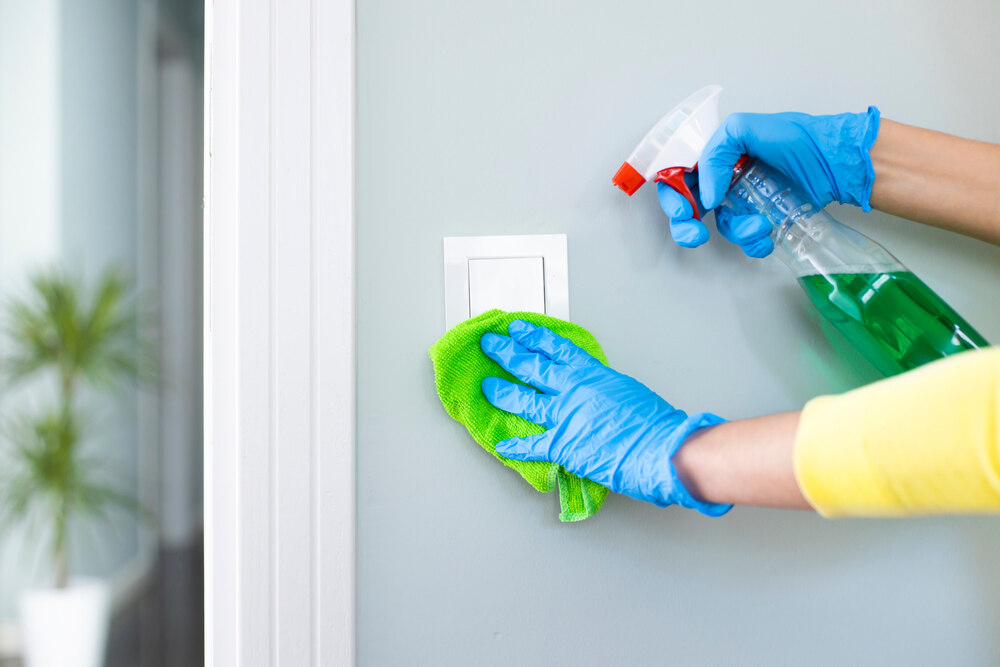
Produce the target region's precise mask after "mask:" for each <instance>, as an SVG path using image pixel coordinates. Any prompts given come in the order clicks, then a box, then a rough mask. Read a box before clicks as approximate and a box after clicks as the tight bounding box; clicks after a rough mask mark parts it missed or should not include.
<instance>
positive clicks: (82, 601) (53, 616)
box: [20, 579, 111, 667]
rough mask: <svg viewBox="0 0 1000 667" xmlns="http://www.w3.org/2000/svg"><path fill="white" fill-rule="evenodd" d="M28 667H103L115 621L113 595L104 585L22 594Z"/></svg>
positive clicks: (82, 582) (77, 584)
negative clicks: (110, 624) (110, 626)
mask: <svg viewBox="0 0 1000 667" xmlns="http://www.w3.org/2000/svg"><path fill="white" fill-rule="evenodd" d="M20 607H21V633H22V645H23V647H24V664H25V667H101V666H102V665H103V664H104V650H105V647H106V645H107V639H108V624H109V622H110V618H111V591H110V589H109V587H108V584H107V582H104V581H101V580H99V579H73V580H72V581H70V584H69V586H68V587H67V588H62V589H57V588H44V589H35V590H29V591H25V592H23V593H22V594H21V599H20Z"/></svg>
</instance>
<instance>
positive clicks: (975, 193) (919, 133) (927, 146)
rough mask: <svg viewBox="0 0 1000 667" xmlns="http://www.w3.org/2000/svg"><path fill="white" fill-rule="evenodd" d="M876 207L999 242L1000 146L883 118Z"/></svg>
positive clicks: (874, 153)
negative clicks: (997, 213)
mask: <svg viewBox="0 0 1000 667" xmlns="http://www.w3.org/2000/svg"><path fill="white" fill-rule="evenodd" d="M871 158H872V165H873V166H874V167H875V183H874V185H873V187H872V196H871V203H872V206H873V207H875V208H877V209H879V210H881V211H885V212H886V213H891V214H893V215H898V216H900V217H903V218H907V219H909V220H916V221H917V222H923V223H925V224H928V225H933V226H935V227H940V228H942V229H948V230H951V231H954V232H958V233H960V234H965V235H967V236H974V237H976V238H979V239H982V240H984V241H988V242H990V243H996V244H1000V218H998V217H997V215H996V212H997V211H998V210H1000V146H998V145H996V144H990V143H986V142H982V141H972V140H970V139H962V138H960V137H955V136H952V135H949V134H943V133H941V132H934V131H932V130H925V129H922V128H919V127H913V126H911V125H903V124H902V123H896V122H894V121H891V120H888V119H883V120H882V123H881V126H880V128H879V133H878V139H877V140H876V141H875V145H874V146H872V149H871Z"/></svg>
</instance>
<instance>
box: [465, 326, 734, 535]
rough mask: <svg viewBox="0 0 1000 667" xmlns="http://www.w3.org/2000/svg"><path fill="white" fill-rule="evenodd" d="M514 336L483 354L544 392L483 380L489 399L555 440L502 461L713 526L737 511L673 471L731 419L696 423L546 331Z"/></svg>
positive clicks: (705, 417) (508, 452) (517, 442)
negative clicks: (679, 509) (709, 520)
mask: <svg viewBox="0 0 1000 667" xmlns="http://www.w3.org/2000/svg"><path fill="white" fill-rule="evenodd" d="M508 331H509V333H510V337H508V336H501V335H498V334H494V333H488V334H485V335H483V337H482V339H481V341H480V346H481V347H482V349H483V352H485V353H486V355H487V356H488V357H489V358H490V359H492V360H493V361H495V362H497V363H498V364H500V366H501V367H503V368H504V369H505V370H507V371H508V372H510V373H511V374H512V375H513V376H514V377H516V378H518V379H519V380H521V381H522V382H525V383H527V384H529V385H531V386H532V387H535V388H537V389H538V390H539V391H535V389H532V388H531V387H526V386H524V385H521V384H516V383H513V382H509V381H507V380H503V379H501V378H496V377H491V378H486V379H485V380H483V385H482V386H483V394H484V395H485V396H486V398H487V400H489V402H490V403H492V404H493V405H495V406H496V407H498V408H500V409H501V410H506V411H507V412H512V413H514V414H516V415H518V416H520V417H523V418H525V419H527V420H529V421H531V422H534V423H536V424H540V425H542V426H547V427H548V429H549V430H547V431H545V432H544V433H541V434H539V435H533V436H529V437H527V438H510V439H508V440H502V441H501V442H499V443H497V446H496V451H497V453H498V454H500V455H501V456H505V457H507V458H511V459H516V460H519V461H554V462H556V463H558V464H560V465H561V466H563V467H564V468H565V469H566V470H568V471H569V472H571V473H574V474H576V475H579V476H581V477H586V478H587V479H591V480H593V481H595V482H597V483H598V484H601V485H603V486H606V487H608V488H609V489H611V490H612V491H615V492H617V493H623V494H625V495H627V496H631V497H632V498H636V499H638V500H646V501H649V502H651V503H653V504H655V505H659V506H660V507H665V506H667V505H675V504H676V505H681V506H683V507H690V508H694V509H697V510H699V511H700V512H702V513H703V514H707V515H709V516H719V515H721V514H724V513H726V512H727V511H728V510H729V508H730V507H732V506H731V505H719V504H715V503H705V502H701V501H699V500H697V499H695V498H693V497H692V496H691V494H690V493H688V491H687V490H686V489H685V488H684V486H683V485H682V484H681V482H680V480H678V478H677V472H676V471H675V470H674V466H673V463H672V462H671V457H673V455H674V452H676V451H677V449H678V448H679V447H680V446H681V444H682V443H683V442H684V440H685V439H686V438H687V437H688V435H690V434H691V433H692V432H693V431H695V430H696V429H699V428H702V427H705V426H712V425H714V424H719V423H721V422H723V421H725V420H724V419H722V418H721V417H717V416H715V415H713V414H709V413H700V414H697V415H691V416H688V415H687V414H685V413H684V412H683V411H682V410H678V409H677V408H674V407H673V406H671V405H670V404H669V403H667V402H666V401H665V400H663V399H662V398H660V397H659V396H657V395H656V394H655V393H653V392H652V391H651V390H649V389H648V388H647V387H645V386H644V385H642V384H641V383H639V382H638V381H636V380H633V379H632V378H630V377H628V376H626V375H622V374H621V373H618V372H616V371H614V370H612V369H610V368H608V367H607V366H605V365H604V364H602V363H601V362H600V361H598V360H597V359H595V358H594V357H592V356H590V355H589V354H587V353H586V352H584V351H583V350H582V349H580V348H579V347H577V346H576V345H574V344H573V343H571V342H570V341H568V340H566V339H565V338H562V337H560V336H557V335H556V334H554V333H552V331H550V330H549V329H546V328H545V327H539V326H535V325H533V324H529V323H528V322H524V321H521V320H514V321H513V322H511V323H510V326H509V327H508Z"/></svg>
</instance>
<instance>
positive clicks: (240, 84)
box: [205, 0, 355, 667]
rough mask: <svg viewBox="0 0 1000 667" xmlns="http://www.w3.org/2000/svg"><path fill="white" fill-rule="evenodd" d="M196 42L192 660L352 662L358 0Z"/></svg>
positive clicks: (250, 18)
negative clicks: (199, 248) (199, 563)
mask: <svg viewBox="0 0 1000 667" xmlns="http://www.w3.org/2000/svg"><path fill="white" fill-rule="evenodd" d="M205 34H206V77H205V80H206V84H205V85H206V95H205V97H206V100H207V101H208V104H207V105H206V124H205V126H206V171H205V179H206V181H205V192H206V202H205V203H206V225H205V276H206V281H205V290H206V292H205V375H206V377H205V519H206V554H205V565H206V633H205V637H206V664H208V665H217V666H219V667H223V666H228V665H241V666H246V667H254V666H257V665H271V666H275V665H279V666H286V665H287V666H289V667H291V666H293V665H294V666H296V667H298V666H300V665H323V666H326V665H352V664H354V661H355V630H354V628H355V620H354V610H355V592H354V581H355V577H354V572H355V546H354V545H355V480H354V467H355V466H354V456H355V437H354V433H355V407H354V405H355V402H354V391H355V369H354V363H355V361H354V360H355V344H354V320H355V317H354V307H355V305H354V301H355V289H354V261H355V260H354V247H355V244H354V99H355V93H354V76H355V74H354V72H355V70H354V3H353V1H351V0H244V1H243V2H237V1H236V0H215V1H214V2H210V3H207V4H206V30H205Z"/></svg>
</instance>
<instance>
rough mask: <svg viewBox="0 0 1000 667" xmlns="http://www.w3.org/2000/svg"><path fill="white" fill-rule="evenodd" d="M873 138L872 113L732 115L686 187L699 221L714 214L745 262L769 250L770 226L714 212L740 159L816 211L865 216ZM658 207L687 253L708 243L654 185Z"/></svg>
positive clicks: (690, 217) (677, 202)
mask: <svg viewBox="0 0 1000 667" xmlns="http://www.w3.org/2000/svg"><path fill="white" fill-rule="evenodd" d="M878 130H879V111H878V109H876V108H875V107H869V108H868V110H867V111H866V112H864V113H842V114H836V115H832V116H810V115H809V114H804V113H795V112H788V113H774V114H760V113H735V114H731V115H730V116H729V117H727V118H726V120H725V122H723V123H722V125H720V126H719V128H718V129H717V130H716V131H715V133H714V134H713V135H712V138H711V139H709V141H708V143H707V144H706V145H705V149H704V150H703V151H702V154H701V157H700V159H699V160H698V170H697V173H696V174H693V175H692V176H691V182H689V183H688V185H689V187H691V188H692V191H697V192H700V195H699V196H698V199H699V201H698V202H697V203H698V204H699V213H700V215H701V217H702V218H703V217H704V213H705V211H710V210H712V209H716V211H715V217H716V224H717V226H718V228H719V233H720V234H722V236H723V237H724V238H726V240H728V241H730V242H732V243H735V244H736V245H738V246H740V248H742V249H743V252H744V253H746V254H747V255H748V256H750V257H765V256H767V255H769V254H770V253H771V251H772V250H774V244H773V243H772V241H771V239H770V236H769V235H770V233H771V225H770V224H769V223H768V222H767V220H766V219H765V218H764V216H762V215H746V216H740V215H736V216H734V215H732V214H730V213H729V212H728V211H726V210H724V209H720V208H718V207H719V205H720V204H722V200H723V199H724V198H725V196H726V191H727V190H729V184H730V181H731V179H732V175H733V167H735V166H736V162H737V161H738V160H739V159H740V156H742V155H748V156H750V157H751V158H756V159H759V160H762V161H763V162H765V163H767V164H768V165H770V166H772V167H774V168H775V169H777V170H778V171H780V172H782V173H783V174H784V175H785V176H788V177H789V178H791V179H792V180H793V181H794V182H795V183H797V184H798V185H799V186H801V187H802V189H803V190H804V191H805V192H806V194H808V195H809V197H810V198H811V199H812V200H813V201H814V202H815V203H816V204H817V205H819V207H820V208H822V207H823V206H826V205H827V204H829V203H830V202H833V201H837V202H840V203H841V204H852V205H854V206H860V207H861V209H862V210H864V211H870V210H871V203H870V199H871V193H872V185H873V184H874V182H875V170H874V168H873V166H872V160H871V156H870V154H869V151H870V150H871V147H872V145H873V144H874V143H875V139H876V138H877V136H878ZM656 186H657V195H658V196H659V200H660V207H661V208H662V209H663V212H664V213H666V214H667V216H668V217H669V218H670V233H671V236H672V237H673V239H674V241H675V242H676V243H677V244H678V245H680V246H683V247H685V248H695V247H697V246H700V245H701V244H703V243H705V242H706V241H707V240H708V229H707V228H706V227H705V225H704V224H702V222H701V221H699V220H696V219H695V218H694V211H693V209H692V208H691V204H690V203H689V202H688V201H687V199H686V198H685V197H683V196H682V195H681V194H680V193H678V192H677V191H676V190H674V189H673V188H671V187H670V186H669V185H667V184H665V183H660V182H658V183H657V184H656Z"/></svg>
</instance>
